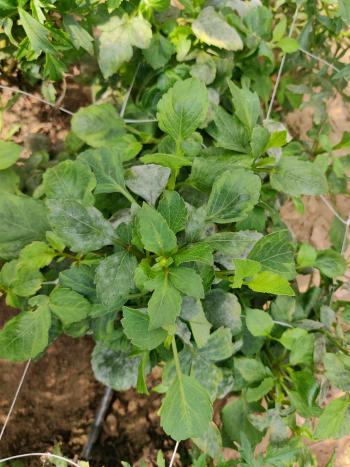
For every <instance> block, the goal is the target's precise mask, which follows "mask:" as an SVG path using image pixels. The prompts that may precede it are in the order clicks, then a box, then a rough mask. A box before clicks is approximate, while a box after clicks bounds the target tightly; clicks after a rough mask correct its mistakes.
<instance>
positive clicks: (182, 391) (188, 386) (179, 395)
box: [160, 374, 213, 441]
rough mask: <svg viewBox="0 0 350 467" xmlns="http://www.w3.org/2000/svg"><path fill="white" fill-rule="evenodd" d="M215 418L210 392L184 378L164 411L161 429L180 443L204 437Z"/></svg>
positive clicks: (172, 389) (174, 387) (176, 383)
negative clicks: (213, 417) (212, 419)
mask: <svg viewBox="0 0 350 467" xmlns="http://www.w3.org/2000/svg"><path fill="white" fill-rule="evenodd" d="M212 415H213V408H212V405H211V402H210V398H209V395H208V393H207V391H206V390H205V389H204V388H203V387H202V386H201V385H200V384H199V383H198V382H197V381H196V380H195V379H194V378H193V377H192V376H188V375H184V374H183V375H181V379H179V378H178V377H177V378H176V379H175V380H174V382H173V383H172V385H171V387H170V389H169V390H168V392H167V394H166V396H165V398H164V400H163V403H162V406H161V409H160V417H161V420H160V421H161V426H162V427H163V429H164V431H165V432H166V433H167V434H168V435H169V436H171V437H172V438H173V439H175V440H176V441H182V440H185V439H188V438H200V437H201V436H203V435H204V433H205V432H206V431H207V429H208V426H209V423H210V421H211V418H212Z"/></svg>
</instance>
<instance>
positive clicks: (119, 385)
mask: <svg viewBox="0 0 350 467" xmlns="http://www.w3.org/2000/svg"><path fill="white" fill-rule="evenodd" d="M140 361H141V358H140V357H131V356H130V355H129V354H128V353H127V352H124V351H123V350H112V349H109V348H108V347H105V346H104V344H103V343H99V344H97V345H96V346H95V348H94V351H93V352H92V359H91V364H92V369H93V371H94V374H95V378H96V379H97V380H98V381H100V382H101V383H102V384H105V385H106V386H108V387H110V388H112V389H114V390H115V391H126V390H127V389H130V388H132V387H135V386H136V383H137V373H138V367H139V364H140Z"/></svg>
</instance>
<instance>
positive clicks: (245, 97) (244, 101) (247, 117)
mask: <svg viewBox="0 0 350 467" xmlns="http://www.w3.org/2000/svg"><path fill="white" fill-rule="evenodd" d="M228 85H229V88H230V91H231V95H232V101H233V105H234V108H235V113H236V115H237V117H238V118H239V120H240V121H241V122H242V123H243V125H245V126H246V127H247V129H248V130H249V132H250V133H251V132H252V131H253V128H254V127H255V125H256V122H257V121H258V118H259V116H260V102H259V97H258V95H257V94H256V92H252V91H250V90H249V89H248V88H245V87H244V88H241V89H240V88H239V87H238V86H236V85H235V84H234V83H232V81H229V82H228Z"/></svg>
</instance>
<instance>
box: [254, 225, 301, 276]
mask: <svg viewBox="0 0 350 467" xmlns="http://www.w3.org/2000/svg"><path fill="white" fill-rule="evenodd" d="M248 258H249V259H252V260H254V261H258V262H259V263H261V265H262V269H263V270H266V271H272V272H274V273H276V274H279V275H280V276H282V277H284V278H285V279H288V280H290V279H293V278H294V277H295V276H296V271H295V263H294V252H293V247H292V244H291V240H290V237H289V233H288V231H287V230H279V231H277V232H273V233H272V234H269V235H265V237H263V238H261V239H260V240H258V242H257V243H256V244H255V245H254V247H253V249H252V250H251V252H250V253H249V255H248Z"/></svg>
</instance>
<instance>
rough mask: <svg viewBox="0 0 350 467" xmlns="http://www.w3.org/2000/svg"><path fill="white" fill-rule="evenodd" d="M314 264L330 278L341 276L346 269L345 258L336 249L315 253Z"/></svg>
mask: <svg viewBox="0 0 350 467" xmlns="http://www.w3.org/2000/svg"><path fill="white" fill-rule="evenodd" d="M314 266H315V267H316V268H318V269H319V270H320V271H321V273H322V274H324V275H325V276H327V277H330V278H331V279H333V278H335V277H339V276H342V275H343V274H345V271H346V260H345V259H344V257H343V256H342V255H341V254H340V253H338V252H337V251H334V250H331V249H328V250H321V251H319V252H318V253H317V258H316V261H315V263H314Z"/></svg>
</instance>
